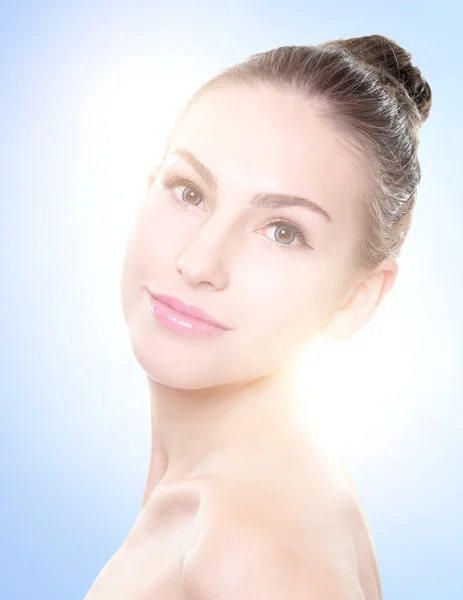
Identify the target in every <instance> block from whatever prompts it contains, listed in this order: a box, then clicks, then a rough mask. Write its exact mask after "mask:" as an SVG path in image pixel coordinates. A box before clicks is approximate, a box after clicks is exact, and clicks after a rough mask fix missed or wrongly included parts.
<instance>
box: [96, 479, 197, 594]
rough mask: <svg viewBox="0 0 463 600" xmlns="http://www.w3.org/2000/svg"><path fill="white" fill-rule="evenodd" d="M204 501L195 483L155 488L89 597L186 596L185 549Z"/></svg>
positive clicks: (99, 576) (193, 533) (102, 571)
mask: <svg viewBox="0 0 463 600" xmlns="http://www.w3.org/2000/svg"><path fill="white" fill-rule="evenodd" d="M203 504H204V502H203V494H202V493H201V490H200V489H199V488H198V489H195V488H192V487H191V486H189V487H184V488H176V489H169V490H163V491H162V492H156V491H155V492H153V494H152V496H151V498H150V499H149V501H148V503H147V504H146V506H145V507H144V508H143V510H142V511H141V512H140V514H139V516H138V518H137V520H136V522H135V524H134V526H133V527H132V529H131V530H130V532H129V534H128V536H127V538H126V540H125V541H124V543H123V544H122V546H121V547H120V548H119V549H118V550H117V552H116V553H115V554H114V555H113V556H112V557H111V559H110V560H109V561H108V563H107V564H106V565H105V566H104V567H103V569H102V570H101V572H100V573H99V575H98V577H97V579H96V580H95V582H94V584H93V586H92V588H91V589H90V591H89V593H88V594H87V596H86V597H85V600H153V599H155V598H162V599H163V600H182V595H181V589H180V584H181V578H182V570H183V563H184V558H185V553H186V552H187V550H188V548H190V547H191V545H192V543H193V540H194V538H195V536H196V535H198V531H199V527H200V525H199V521H200V519H201V515H200V512H201V510H202V505H203Z"/></svg>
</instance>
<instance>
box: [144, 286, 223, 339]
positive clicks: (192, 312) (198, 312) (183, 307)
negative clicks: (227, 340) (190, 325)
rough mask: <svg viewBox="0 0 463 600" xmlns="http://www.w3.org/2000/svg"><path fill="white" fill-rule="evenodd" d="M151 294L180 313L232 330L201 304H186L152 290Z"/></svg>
mask: <svg viewBox="0 0 463 600" xmlns="http://www.w3.org/2000/svg"><path fill="white" fill-rule="evenodd" d="M149 294H150V296H151V297H152V298H154V300H157V301H158V302H162V304H166V305H167V306H170V307H171V308H173V309H174V310H175V311H177V312H178V313H181V314H182V315H187V316H189V317H193V318H194V319H197V320H199V321H203V322H204V323H208V324H209V325H212V326H213V327H218V328H220V329H225V330H230V327H227V326H226V325H224V324H223V323H221V322H220V321H218V320H217V319H215V318H214V317H212V316H211V315H209V314H208V313H207V312H205V311H204V310H203V309H202V308H199V306H194V305H192V304H185V303H184V302H182V300H180V299H179V298H174V297H173V296H166V295H163V294H152V293H151V292H149Z"/></svg>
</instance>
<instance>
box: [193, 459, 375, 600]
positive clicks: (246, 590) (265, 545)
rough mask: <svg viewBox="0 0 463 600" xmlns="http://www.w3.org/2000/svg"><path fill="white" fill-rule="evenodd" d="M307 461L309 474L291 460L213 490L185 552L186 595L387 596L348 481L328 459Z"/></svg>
mask: <svg viewBox="0 0 463 600" xmlns="http://www.w3.org/2000/svg"><path fill="white" fill-rule="evenodd" d="M307 466H308V467H310V468H311V471H310V473H309V474H307V477H304V474H303V472H301V471H300V470H299V472H298V474H297V476H296V477H295V476H294V475H296V470H295V469H294V467H291V466H290V465H287V469H285V470H281V471H280V470H279V469H278V468H276V469H275V468H274V467H272V468H270V469H266V468H262V469H261V470H260V471H259V473H252V472H247V471H245V472H244V473H243V476H242V477H238V478H236V479H234V480H233V482H231V481H228V482H227V484H222V485H221V486H218V487H217V488H216V489H215V493H212V494H211V501H210V502H209V503H208V504H209V507H208V510H207V517H203V518H204V519H205V520H204V522H203V524H202V526H200V527H199V528H198V535H197V536H196V537H195V539H194V541H193V543H192V544H191V545H190V547H189V549H188V551H187V552H186V554H185V560H184V576H183V584H184V594H185V598H186V599H187V600H208V599H209V598H211V599H214V600H228V598H237V597H239V598H241V599H242V600H246V599H247V598H249V599H251V598H252V599H256V598H266V600H272V599H275V600H276V599H280V598H281V599H283V598H292V599H293V600H298V599H299V598H300V599H301V600H302V599H304V600H310V599H311V598H313V599H314V600H315V599H323V600H381V598H382V595H381V585H380V581H379V576H378V569H377V564H376V558H375V553H374V547H373V543H372V540H371V536H370V533H369V530H368V526H367V523H366V520H365V517H364V515H363V511H362V509H361V507H360V505H359V503H358V500H357V498H356V496H355V493H353V489H352V486H351V483H350V481H348V480H346V479H343V475H342V474H343V471H342V469H341V468H340V470H339V471H337V470H336V467H335V465H334V464H329V463H326V459H325V458H323V460H322V462H321V463H320V462H317V463H316V464H311V465H307ZM317 469H318V471H317ZM330 469H334V470H333V471H330ZM205 514H206V513H205Z"/></svg>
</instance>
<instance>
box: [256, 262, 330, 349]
mask: <svg viewBox="0 0 463 600" xmlns="http://www.w3.org/2000/svg"><path fill="white" fill-rule="evenodd" d="M329 272H330V271H329V270H328V265H326V264H325V265H323V268H322V267H321V265H319V264H317V259H316V258H315V257H314V258H313V259H312V258H308V259H307V260H304V264H303V265H301V264H300V263H299V264H298V263H297V260H294V261H292V260H291V257H287V258H285V259H284V260H283V261H281V262H279V263H278V262H277V267H276V266H275V263H274V264H273V268H271V269H270V268H262V265H261V268H260V269H259V271H258V272H257V273H256V272H255V273H254V274H253V276H251V275H250V276H249V279H248V281H247V282H246V284H245V289H248V290H251V291H250V292H249V293H247V294H246V296H245V297H246V298H247V300H246V304H247V308H248V312H247V317H246V318H248V319H249V323H248V326H249V331H253V336H254V339H255V340H256V342H257V343H258V344H259V345H260V346H261V347H262V345H264V347H266V348H270V349H271V350H270V352H271V354H272V355H273V354H274V355H275V357H277V356H281V355H282V354H288V353H292V352H296V353H297V352H299V351H300V350H301V349H302V348H304V347H305V346H306V344H307V343H308V342H309V341H310V340H311V339H313V338H314V337H315V336H317V335H318V334H319V333H320V332H321V331H322V330H323V327H324V325H325V324H326V322H327V320H328V319H329V315H330V312H331V310H332V306H333V296H334V290H333V289H332V287H333V280H332V278H331V279H330V277H329V274H328V273H329ZM267 340H268V344H267Z"/></svg>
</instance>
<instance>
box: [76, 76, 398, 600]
mask: <svg viewBox="0 0 463 600" xmlns="http://www.w3.org/2000/svg"><path fill="white" fill-rule="evenodd" d="M368 173H369V169H368V163H367V158H366V157H365V158H364V157H362V156H360V155H359V153H358V151H357V152H356V151H354V146H353V145H351V144H350V143H349V138H348V135H347V133H346V135H345V136H343V135H342V133H340V132H339V131H337V132H335V131H334V129H333V128H332V127H331V126H330V122H329V120H328V119H327V118H326V117H323V116H322V114H321V112H320V111H319V110H318V107H317V106H316V104H314V103H310V102H306V101H303V100H301V99H299V98H297V97H296V96H294V95H291V94H289V93H288V92H278V91H275V90H271V89H264V88H260V89H249V88H245V87H238V86H235V87H226V88H223V89H216V90H213V91H208V92H206V93H205V94H204V95H203V96H201V97H200V98H199V100H198V101H197V102H196V103H195V104H194V105H193V106H192V107H191V109H190V110H189V112H188V113H187V114H186V116H185V118H184V120H183V121H182V122H181V123H180V124H179V126H178V127H177V128H176V130H175V132H174V135H173V137H172V140H171V144H170V147H169V149H168V152H167V154H166V157H165V160H164V162H163V164H162V165H160V166H158V167H156V168H155V169H153V171H152V173H151V174H150V178H149V187H148V193H147V195H146V196H145V198H144V199H143V201H142V203H141V205H140V207H139V211H138V215H137V218H136V220H135V223H134V226H133V228H132V230H131V232H130V236H129V239H128V242H127V249H126V254H125V259H124V264H123V270H122V277H121V298H122V307H123V312H124V317H125V320H126V323H127V327H128V333H129V336H130V341H131V345H132V349H133V352H134V354H135V357H136V359H137V361H138V363H139V364H140V366H141V367H142V369H143V370H144V371H145V373H146V375H147V380H148V386H149V393H150V401H151V424H152V448H151V458H150V467H149V473H148V479H147V486H146V490H145V494H144V497H143V502H142V509H141V512H140V514H139V516H138V518H137V520H136V522H135V524H134V526H133V528H132V530H131V531H130V533H129V534H128V536H127V539H126V540H125V541H124V543H123V544H122V546H121V548H120V549H119V550H118V551H117V552H116V554H115V555H114V556H113V557H112V558H111V559H110V561H109V562H108V564H107V565H106V566H105V567H104V569H103V570H102V571H101V573H100V574H99V576H98V577H97V579H96V581H95V583H94V585H93V586H92V588H91V590H90V591H89V593H88V595H87V596H86V598H87V600H106V599H108V600H109V598H111V600H118V599H121V600H122V598H124V600H148V599H157V598H159V599H161V598H162V600H180V599H182V600H209V599H210V600H228V599H232V598H233V600H235V599H237V598H240V599H241V600H248V599H249V600H251V599H252V600H256V599H261V598H262V599H265V600H273V599H275V600H277V599H289V598H291V599H292V600H299V599H301V600H302V599H304V600H322V599H323V600H361V599H364V600H379V599H380V598H381V586H380V583H379V577H378V571H377V565H376V560H375V553H374V549H373V544H372V541H371V538H370V534H369V531H368V526H367V524H366V522H365V519H364V517H363V514H362V510H361V508H360V506H359V502H358V499H357V497H356V494H355V491H354V489H353V487H352V485H351V483H350V480H349V477H348V475H347V473H346V471H345V469H344V468H343V466H342V465H341V464H340V463H339V461H338V460H337V458H336V457H335V456H334V455H333V454H332V453H331V452H330V451H329V449H327V448H326V447H325V446H324V445H323V444H321V443H320V442H319V440H318V438H317V431H316V428H315V427H314V429H313V430H310V429H309V428H307V427H306V428H304V429H302V428H301V427H300V426H299V423H298V417H297V408H296V407H297V404H298V402H300V400H301V399H300V398H297V394H296V393H295V391H294V389H293V387H292V381H293V379H292V377H293V372H294V371H293V369H294V367H295V366H297V361H298V358H299V357H300V356H301V354H302V352H303V351H304V350H305V349H306V348H307V346H308V345H309V344H310V343H311V342H312V341H313V340H315V339H317V338H318V337H319V336H321V335H326V336H329V337H331V338H334V339H347V338H349V337H351V336H352V335H354V334H355V332H356V331H357V330H358V329H360V328H361V327H362V326H363V325H365V324H366V323H367V322H368V321H369V320H370V319H371V318H372V316H373V315H374V313H375V311H376V310H377V308H378V306H379V305H380V304H381V302H382V300H383V299H384V297H385V296H386V294H387V293H388V292H389V291H390V289H391V288H392V286H393V284H394V281H395V279H396V276H397V263H396V261H395V260H392V259H387V260H385V261H384V262H383V263H381V264H380V265H378V266H377V267H375V268H374V269H370V270H368V271H367V270H365V269H361V268H359V267H356V266H355V264H354V262H353V260H352V258H353V256H354V253H355V249H356V247H357V245H358V244H359V242H360V240H361V236H362V235H363V229H362V220H361V214H362V210H361V209H362V206H361V203H362V202H364V201H365V200H364V198H366V197H368V195H369V191H370V188H369V186H370V182H369V179H368ZM289 197H291V198H292V205H290V206H286V205H282V206H280V204H281V201H282V200H284V201H288V198H289ZM295 197H297V198H303V199H305V200H308V201H309V202H305V205H304V206H303V205H302V202H301V201H299V200H298V201H297V202H296V203H295V201H294V198H295ZM269 203H270V206H269ZM298 203H299V204H298ZM281 221H283V223H281ZM294 227H296V228H299V229H301V230H302V231H304V232H305V234H304V236H302V235H300V234H297V230H295V229H294ZM148 289H149V290H150V291H151V292H152V293H155V294H156V293H158V294H168V295H171V296H176V297H178V298H180V299H182V300H183V301H184V302H186V303H188V304H194V305H197V306H200V307H201V308H203V309H204V310H206V311H207V312H209V313H210V314H212V315H213V316H214V317H216V318H217V319H219V320H220V321H221V322H223V323H225V324H226V325H227V326H228V327H229V330H228V331H224V332H222V333H221V334H220V335H218V336H216V337H213V338H203V339H194V338H187V337H185V336H183V335H180V334H178V333H175V332H173V331H170V330H168V329H166V328H165V327H163V326H162V325H161V324H160V323H159V322H157V320H156V319H155V318H154V317H153V315H152V314H151V312H150V309H149V302H148V292H147V290H148ZM333 376H336V374H335V373H333ZM309 377H310V374H309ZM372 401H374V398H372ZM304 402H306V403H309V404H310V402H311V398H310V393H309V394H307V397H306V398H304Z"/></svg>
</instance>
